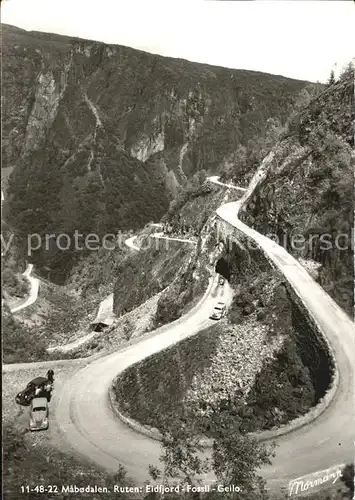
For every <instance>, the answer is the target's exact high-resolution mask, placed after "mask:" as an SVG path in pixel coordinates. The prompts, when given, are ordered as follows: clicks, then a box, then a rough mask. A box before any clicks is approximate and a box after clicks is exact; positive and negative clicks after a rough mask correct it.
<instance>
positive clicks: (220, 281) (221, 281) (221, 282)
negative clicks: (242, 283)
mask: <svg viewBox="0 0 355 500" xmlns="http://www.w3.org/2000/svg"><path fill="white" fill-rule="evenodd" d="M218 284H219V285H221V286H223V285H224V278H223V276H220V277H219V278H218Z"/></svg>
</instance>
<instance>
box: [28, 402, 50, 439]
mask: <svg viewBox="0 0 355 500" xmlns="http://www.w3.org/2000/svg"><path fill="white" fill-rule="evenodd" d="M48 425H49V424H48V401H47V398H33V399H32V401H31V406H30V431H41V430H45V429H48Z"/></svg>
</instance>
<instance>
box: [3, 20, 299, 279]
mask: <svg viewBox="0 0 355 500" xmlns="http://www.w3.org/2000/svg"><path fill="white" fill-rule="evenodd" d="M2 30H3V36H4V39H5V40H6V43H5V44H4V54H3V64H4V68H3V76H4V81H3V84H4V89H5V93H6V101H5V106H4V113H3V129H4V136H5V140H4V149H3V166H4V167H14V166H15V165H16V168H15V169H14V170H13V173H12V174H11V176H10V179H9V185H8V197H9V205H10V207H9V214H8V217H9V221H10V222H11V224H12V226H13V227H14V230H15V231H16V233H17V234H18V235H19V236H21V237H23V238H26V237H27V235H28V234H33V233H38V234H39V235H41V236H43V235H44V234H45V233H48V234H55V235H59V234H60V233H62V232H64V233H67V234H68V235H69V236H70V238H72V237H73V232H74V231H75V229H77V230H78V231H79V233H82V234H84V235H87V234H89V233H95V234H98V235H99V236H100V237H101V236H102V235H103V234H105V233H110V232H113V233H116V232H117V231H119V230H128V229H137V228H139V227H142V226H143V225H144V224H145V223H146V222H148V221H149V220H159V219H160V217H161V216H162V215H163V214H164V213H165V211H166V210H167V208H168V204H169V201H170V200H171V199H172V197H173V196H174V190H175V188H176V187H177V186H178V185H184V183H185V182H186V179H189V178H190V177H192V175H193V174H194V173H195V172H196V171H198V170H201V169H207V170H212V169H215V168H216V167H217V166H218V165H219V164H220V163H221V162H222V161H224V159H225V157H226V156H228V155H229V154H230V153H231V152H232V151H234V150H235V148H236V147H237V145H238V144H247V142H248V141H249V140H253V139H255V138H256V137H258V136H259V135H263V134H264V129H265V126H266V122H267V120H269V119H270V118H275V119H276V118H277V119H279V120H281V122H284V121H285V120H286V118H287V114H288V112H289V110H290V104H291V102H292V100H293V97H294V95H295V94H296V93H297V92H298V91H299V90H300V89H302V88H303V87H304V85H305V82H301V81H297V80H291V79H287V78H283V77H280V76H274V75H268V74H262V73H258V72H252V71H240V70H231V69H224V68H218V67H213V66H209V65H205V64H197V63H191V62H188V61H183V60H176V59H170V58H165V57H162V56H156V55H152V54H148V53H144V52H141V51H138V50H134V49H130V48H127V47H121V46H114V45H105V44H103V43H99V42H93V41H88V40H80V39H75V38H69V37H64V36H60V35H53V34H45V33H36V32H26V31H24V30H19V29H17V28H13V27H10V26H6V25H4V26H3V27H2ZM70 249H71V250H72V251H71V252H70V251H67V252H62V251H60V250H59V249H58V247H57V246H56V245H52V246H51V249H50V251H48V252H47V251H43V249H42V250H38V251H37V252H36V253H35V254H34V261H35V263H36V264H37V267H39V265H41V266H42V267H45V266H49V267H50V268H51V270H52V275H51V279H53V280H56V282H58V283H63V282H64V280H65V278H66V276H67V275H68V273H69V272H70V269H71V267H72V266H73V263H75V259H76V257H77V255H76V252H75V249H74V248H73V246H71V247H70Z"/></svg>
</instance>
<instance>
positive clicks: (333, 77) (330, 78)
mask: <svg viewBox="0 0 355 500" xmlns="http://www.w3.org/2000/svg"><path fill="white" fill-rule="evenodd" d="M335 81H336V80H335V74H334V70H333V69H332V71H331V72H330V76H329V79H328V82H327V85H328V86H329V87H330V86H331V85H334V83H335Z"/></svg>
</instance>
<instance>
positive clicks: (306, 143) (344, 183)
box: [244, 67, 355, 314]
mask: <svg viewBox="0 0 355 500" xmlns="http://www.w3.org/2000/svg"><path fill="white" fill-rule="evenodd" d="M300 103H302V107H301V104H300V106H299V107H300V108H301V109H298V110H295V112H294V113H293V115H292V116H291V117H290V120H289V122H288V125H287V128H286V130H285V132H284V133H283V134H282V135H281V136H280V140H279V143H278V144H277V146H276V147H275V149H274V152H275V159H274V162H273V164H272V166H271V168H270V169H269V171H268V173H267V176H266V178H265V180H264V181H263V182H262V183H261V184H260V185H259V186H258V187H257V189H256V191H255V193H254V195H253V197H252V198H251V199H250V201H249V203H248V205H247V206H246V207H245V213H244V220H245V221H246V223H247V224H248V225H250V226H252V227H254V228H255V229H256V230H257V231H259V232H262V233H264V234H271V235H273V236H274V237H275V236H276V237H278V238H279V239H280V241H281V244H284V245H285V246H286V248H287V250H288V251H289V252H291V253H293V254H294V255H295V256H297V257H301V258H303V259H312V260H314V261H316V262H319V263H320V264H321V265H322V267H321V268H320V270H319V278H318V281H319V283H320V284H321V285H322V286H323V288H324V289H325V290H326V291H327V292H328V293H329V294H330V295H331V296H332V297H333V298H334V299H335V300H336V302H338V304H339V305H340V306H341V307H343V308H344V309H345V310H346V311H347V312H348V313H349V314H352V308H353V293H354V290H353V278H352V277H353V268H354V254H353V248H352V241H353V235H352V227H353V185H354V180H353V177H354V155H353V151H352V148H353V147H354V135H353V130H352V127H353V122H354V116H355V115H354V109H355V108H354V70H353V69H352V68H351V67H349V68H348V70H346V71H345V72H344V73H343V74H342V75H341V76H340V77H339V79H338V80H337V81H334V82H332V83H330V84H329V85H328V86H327V88H326V89H325V90H324V91H322V92H320V93H319V94H318V95H317V96H315V97H314V98H312V99H311V97H310V96H309V95H308V94H307V93H306V92H305V91H303V92H302V94H301V96H300Z"/></svg>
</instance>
